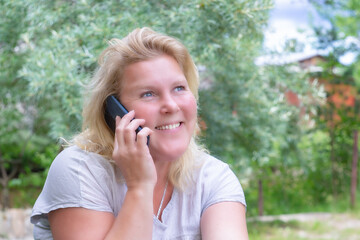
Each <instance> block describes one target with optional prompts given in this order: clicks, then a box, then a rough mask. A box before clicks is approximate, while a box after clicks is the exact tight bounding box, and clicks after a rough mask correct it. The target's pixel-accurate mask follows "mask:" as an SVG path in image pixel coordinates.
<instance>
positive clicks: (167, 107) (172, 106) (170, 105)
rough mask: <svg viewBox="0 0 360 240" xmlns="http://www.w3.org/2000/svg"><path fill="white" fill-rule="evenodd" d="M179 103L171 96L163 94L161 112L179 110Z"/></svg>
mask: <svg viewBox="0 0 360 240" xmlns="http://www.w3.org/2000/svg"><path fill="white" fill-rule="evenodd" d="M179 110H180V108H179V105H178V103H177V101H176V99H174V97H173V96H171V95H168V96H165V97H164V99H163V100H162V105H161V113H173V112H177V111H179Z"/></svg>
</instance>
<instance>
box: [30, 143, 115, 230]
mask: <svg viewBox="0 0 360 240" xmlns="http://www.w3.org/2000/svg"><path fill="white" fill-rule="evenodd" d="M112 173H113V171H111V165H110V163H106V160H105V159H102V158H100V157H99V156H98V155H95V154H93V153H87V152H85V151H83V150H81V149H79V148H77V147H70V148H67V149H65V150H64V151H62V152H61V153H60V154H59V155H58V156H57V157H56V158H55V160H54V161H53V163H52V165H51V167H50V169H49V173H48V176H47V179H46V181H45V185H44V187H43V190H42V192H41V194H40V195H39V197H38V199H37V200H36V202H35V205H34V207H33V211H32V215H31V222H32V223H34V224H35V223H37V222H39V221H40V220H41V219H43V218H45V219H47V214H48V213H49V212H51V211H53V210H56V209H60V208H69V207H83V208H87V209H92V210H98V211H105V212H112V211H113V209H112V207H111V203H110V202H111V199H112V197H111V191H110V188H109V186H110V184H109V183H110V181H111V177H112Z"/></svg>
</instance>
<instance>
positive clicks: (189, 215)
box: [31, 146, 246, 240]
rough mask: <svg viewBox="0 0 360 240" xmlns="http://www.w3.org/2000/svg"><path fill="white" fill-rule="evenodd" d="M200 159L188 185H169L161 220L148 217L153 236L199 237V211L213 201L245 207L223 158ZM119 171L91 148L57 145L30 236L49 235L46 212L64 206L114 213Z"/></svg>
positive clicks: (164, 239)
mask: <svg viewBox="0 0 360 240" xmlns="http://www.w3.org/2000/svg"><path fill="white" fill-rule="evenodd" d="M196 161H197V162H201V163H202V164H201V165H200V167H199V168H197V169H196V170H195V172H194V184H193V185H191V187H189V188H188V189H187V190H186V191H180V190H178V189H176V188H175V189H174V191H173V193H172V196H171V199H170V202H169V203H168V204H167V206H166V207H165V209H164V210H163V213H162V222H161V221H159V220H158V219H157V218H156V217H155V216H154V218H153V237H152V239H156V240H158V239H159V240H175V239H176V240H194V239H201V234H200V220H201V216H202V214H203V212H204V211H205V210H206V209H207V208H208V207H209V206H211V205H213V204H216V203H219V202H227V201H231V202H240V203H242V204H243V205H245V206H246V203H245V196H244V192H243V190H242V187H241V185H240V183H239V181H238V179H237V177H236V176H235V174H234V173H233V172H232V171H231V169H230V168H229V166H228V165H227V164H225V163H224V162H222V161H220V160H217V159H216V158H214V157H212V156H210V155H208V154H206V153H203V152H201V153H199V154H198V155H197V156H196ZM119 179H121V172H120V171H119V169H118V168H117V167H115V166H114V165H113V164H111V163H110V162H109V161H108V160H106V159H105V158H103V157H102V156H101V155H98V154H96V153H92V152H87V151H84V150H82V149H80V148H78V147H76V146H72V147H69V148H66V149H65V150H63V151H62V152H61V153H60V154H59V155H58V156H57V157H56V158H55V160H54V161H53V163H52V165H51V167H50V170H49V173H48V176H47V179H46V182H45V185H44V188H43V190H42V192H41V194H40V195H39V197H38V199H37V200H36V203H35V205H34V207H33V210H32V215H31V222H32V223H33V224H34V225H35V226H34V238H35V239H53V238H52V234H51V229H50V225H49V221H48V213H49V212H51V211H53V210H56V209H60V208H69V207H81V208H86V209H91V210H96V211H103V212H110V213H112V214H113V215H114V216H115V217H116V216H117V214H118V212H119V211H120V209H121V206H122V204H123V201H124V198H125V195H126V192H127V187H126V183H125V182H124V181H119Z"/></svg>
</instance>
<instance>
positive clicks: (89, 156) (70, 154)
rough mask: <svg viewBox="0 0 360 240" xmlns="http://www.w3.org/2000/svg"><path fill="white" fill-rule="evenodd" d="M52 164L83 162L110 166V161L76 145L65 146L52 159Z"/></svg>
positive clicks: (66, 164)
mask: <svg viewBox="0 0 360 240" xmlns="http://www.w3.org/2000/svg"><path fill="white" fill-rule="evenodd" d="M53 164H59V165H60V166H69V165H72V164H84V165H95V166H102V167H104V168H109V167H112V164H111V163H110V161H109V160H107V159H105V158H104V157H103V156H101V155H100V154H97V153H94V152H90V151H86V150H84V149H81V148H80V147H78V146H76V145H72V146H69V147H66V148H65V149H64V150H62V151H61V152H60V153H59V154H58V155H57V156H56V158H55V159H54V161H53Z"/></svg>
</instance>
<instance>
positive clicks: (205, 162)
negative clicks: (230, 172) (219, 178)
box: [196, 151, 229, 171]
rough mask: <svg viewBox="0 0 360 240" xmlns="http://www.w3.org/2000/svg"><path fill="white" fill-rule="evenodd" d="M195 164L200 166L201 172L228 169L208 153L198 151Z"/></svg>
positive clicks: (227, 165) (227, 166)
mask: <svg viewBox="0 0 360 240" xmlns="http://www.w3.org/2000/svg"><path fill="white" fill-rule="evenodd" d="M196 162H197V164H198V165H200V166H201V170H202V171H216V170H222V169H229V164H227V163H225V162H223V161H222V160H220V159H218V158H217V157H215V156H213V155H210V154H209V153H208V152H205V151H199V152H198V153H197V155H196Z"/></svg>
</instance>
